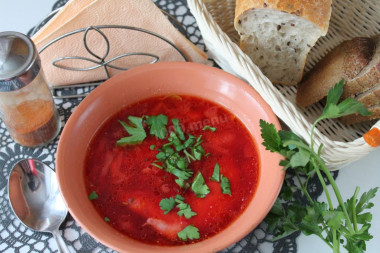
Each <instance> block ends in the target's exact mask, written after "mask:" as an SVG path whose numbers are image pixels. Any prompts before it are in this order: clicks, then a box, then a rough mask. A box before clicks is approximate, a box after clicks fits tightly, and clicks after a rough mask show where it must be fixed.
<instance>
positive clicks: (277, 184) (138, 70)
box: [56, 62, 285, 252]
mask: <svg viewBox="0 0 380 253" xmlns="http://www.w3.org/2000/svg"><path fill="white" fill-rule="evenodd" d="M159 70H165V71H172V73H178V72H177V71H181V70H182V71H183V70H192V71H195V72H199V73H207V75H212V76H216V77H217V78H220V79H221V80H228V81H229V82H232V83H233V85H235V86H237V88H238V89H242V91H244V92H246V93H247V94H248V96H253V97H254V99H255V100H256V101H257V103H258V104H260V106H261V111H262V113H264V114H265V116H266V117H267V118H268V120H267V121H269V122H270V123H273V124H274V125H275V126H276V129H280V128H281V126H280V123H279V121H278V119H277V117H276V115H275V114H274V113H273V111H272V109H271V108H270V106H269V105H268V104H267V103H266V102H265V101H264V99H263V98H262V97H261V96H260V95H259V94H258V93H257V92H256V91H255V90H254V89H253V88H252V86H250V85H249V84H247V83H246V82H244V81H243V80H241V79H239V78H237V77H235V76H233V75H232V74H230V73H228V72H225V71H223V70H221V69H218V68H215V67H210V66H207V65H202V64H198V63H189V62H160V63H155V64H149V65H142V66H138V67H134V68H132V69H130V70H128V71H124V72H121V73H119V74H118V75H116V76H114V77H112V78H110V79H108V80H106V81H105V82H104V83H103V84H102V85H100V86H98V87H97V88H96V89H94V90H93V91H92V92H91V93H90V94H89V95H88V96H87V97H86V98H84V99H83V101H82V102H81V103H80V104H79V105H78V107H77V108H76V109H75V110H74V112H73V113H72V115H71V116H70V117H69V119H68V121H67V123H66V125H65V127H64V129H63V131H62V134H61V137H60V139H59V143H58V147H57V157H56V172H57V177H58V183H59V188H60V190H61V193H62V196H63V198H64V201H65V203H66V205H67V206H68V209H69V212H70V214H71V215H72V217H73V218H74V220H75V221H76V222H77V223H78V224H79V225H80V226H81V227H82V228H83V229H84V230H85V231H86V232H87V233H88V234H89V235H90V236H92V237H93V238H95V239H96V240H98V241H99V242H101V243H102V244H104V245H106V246H107V247H110V248H111V249H114V250H117V251H119V252H129V251H128V249H127V248H125V247H121V246H120V245H114V244H113V243H111V242H110V241H108V240H104V239H103V238H102V237H101V235H99V234H98V233H95V232H94V231H93V227H91V226H90V225H89V224H88V223H87V221H86V222H84V221H82V218H83V217H81V216H79V215H77V211H76V209H75V208H74V207H73V206H71V205H70V203H69V201H68V200H67V199H68V198H70V196H68V194H69V191H68V189H67V185H64V179H63V178H62V177H64V171H63V169H61V165H60V164H62V162H64V161H63V159H64V158H63V156H62V155H61V153H62V152H63V151H62V150H64V149H65V145H67V138H69V137H66V136H70V131H72V128H73V127H75V125H76V121H77V120H78V119H79V118H80V117H81V116H82V114H85V113H86V107H87V106H88V105H91V103H93V100H94V99H95V98H96V97H97V96H101V94H102V93H103V94H104V93H105V92H106V91H107V90H108V89H112V88H113V86H115V85H117V82H118V80H121V79H123V78H124V79H125V78H128V77H129V76H133V75H146V73H148V72H154V71H159ZM115 83H116V84H115ZM152 96H153V95H152ZM214 102H215V101H214ZM215 103H217V102H215ZM115 113H116V112H115ZM232 113H234V112H232ZM105 121H106V120H105ZM103 123H104V122H103ZM243 123H244V122H243ZM252 137H254V136H253V135H252ZM253 139H255V138H253ZM255 142H256V147H257V152H258V153H259V149H261V150H263V148H262V147H261V148H259V146H260V145H261V143H258V140H255ZM268 152H269V151H268ZM258 155H259V157H260V158H261V156H262V155H261V153H260V154H258ZM271 156H273V160H274V161H278V162H279V161H280V159H281V156H279V155H277V154H274V153H272V155H271ZM262 163H263V161H261V159H260V166H259V167H260V170H261V167H262ZM272 163H273V164H274V162H273V161H272ZM277 164H278V163H277ZM273 166H274V165H273ZM276 168H277V166H276ZM278 169H279V171H278V175H277V177H276V178H273V185H274V189H272V190H271V192H270V193H269V196H268V198H270V199H271V200H272V201H271V202H268V203H267V204H266V206H265V210H264V211H263V212H262V214H261V215H260V216H259V217H258V218H257V219H256V220H255V222H252V223H250V224H248V225H247V226H246V227H244V229H242V230H241V231H240V232H239V233H236V234H232V235H230V236H228V237H225V236H223V237H220V236H219V235H220V234H222V233H225V231H226V230H227V229H230V227H232V225H233V224H234V223H236V220H235V221H234V222H232V224H230V225H229V227H227V228H226V229H224V230H222V231H221V232H219V233H218V234H216V235H214V236H212V237H210V238H208V239H206V240H203V241H201V242H199V243H194V244H188V245H184V246H169V247H168V246H152V245H146V244H144V243H141V242H138V244H142V245H145V246H146V247H147V249H148V250H146V249H142V250H141V252H149V251H151V250H153V249H154V250H155V251H157V252H159V250H163V251H162V252H175V251H178V250H182V251H183V252H199V251H200V248H201V250H203V249H205V250H206V251H204V252H214V251H217V250H222V249H224V248H226V247H228V246H230V245H231V244H233V243H235V242H237V241H239V240H241V239H242V238H243V237H244V236H246V235H247V234H248V233H249V232H251V231H252V229H254V228H255V227H256V226H257V225H258V224H259V223H260V222H261V221H262V220H263V219H264V218H265V216H266V215H267V214H268V212H269V211H270V209H271V207H272V206H273V204H274V202H275V200H276V198H277V196H278V194H279V192H280V190H281V187H282V183H283V179H284V175H285V173H284V171H283V170H282V169H281V168H280V166H279V165H278ZM261 174H262V173H261V172H260V176H261ZM259 181H260V179H259ZM257 188H259V185H258V186H257ZM257 188H256V192H257ZM255 195H256V193H255V194H254V197H253V198H252V199H255ZM252 201H253V200H251V202H252ZM244 213H247V209H246V210H244V211H243V214H244ZM241 216H242V215H241ZM241 216H240V217H238V218H237V220H238V219H241V218H242V217H241ZM121 237H123V236H121ZM125 237H126V236H125ZM219 237H220V238H219ZM123 238H124V237H123ZM218 239H221V240H219V242H218V243H217V244H218V245H215V243H213V244H212V245H208V243H204V242H210V241H211V240H214V241H217V240H218ZM131 240H133V239H131ZM202 242H203V243H202ZM173 249H175V251H172V250H173ZM126 250H127V251H126ZM202 252H203V251H202Z"/></svg>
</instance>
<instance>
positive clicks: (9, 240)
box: [0, 0, 322, 253]
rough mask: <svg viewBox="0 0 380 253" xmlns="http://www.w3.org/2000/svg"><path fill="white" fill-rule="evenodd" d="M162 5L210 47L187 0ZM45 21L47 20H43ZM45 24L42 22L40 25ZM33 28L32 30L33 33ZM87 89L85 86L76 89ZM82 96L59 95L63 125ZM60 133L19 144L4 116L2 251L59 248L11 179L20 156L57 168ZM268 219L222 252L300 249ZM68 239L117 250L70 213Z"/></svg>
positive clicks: (78, 247) (317, 190) (77, 246)
mask: <svg viewBox="0 0 380 253" xmlns="http://www.w3.org/2000/svg"><path fill="white" fill-rule="evenodd" d="M66 2H67V0H59V1H57V2H56V3H55V4H54V6H53V10H54V9H57V8H59V7H61V6H63V5H64V4H65V3H66ZM155 3H156V5H157V6H158V7H160V8H161V9H163V10H165V11H167V12H168V13H170V14H171V15H172V16H174V17H175V18H176V19H177V20H178V21H179V22H180V23H181V24H182V25H183V27H184V28H185V30H186V32H187V36H188V38H189V39H190V40H191V41H192V42H193V43H194V44H196V45H197V46H198V47H199V48H200V49H202V50H205V51H206V50H207V49H206V47H205V45H204V43H203V41H202V36H201V33H200V31H199V29H198V27H197V24H196V21H195V19H194V17H193V16H192V15H191V13H190V11H189V9H188V8H187V3H186V1H185V0H155ZM42 25H43V24H42ZM40 26H41V25H40ZM32 32H33V28H32V29H31V30H30V33H29V35H31V33H32ZM76 92H77V93H83V92H86V90H85V89H78V90H76ZM80 101H81V99H56V100H55V103H56V106H57V107H58V110H59V114H60V116H61V120H62V128H63V127H64V125H65V122H66V121H67V120H68V118H69V116H70V115H71V113H72V112H73V110H74V109H75V107H76V106H77V105H78V104H79V103H80ZM58 141H59V136H58V137H57V138H56V139H55V140H54V142H52V143H51V144H49V145H47V146H45V147H42V148H25V147H22V146H20V145H18V144H15V143H14V142H13V140H12V139H11V138H10V136H9V134H8V132H7V130H6V128H5V125H4V123H3V122H2V121H1V120H0V144H1V146H0V169H1V176H0V252H4V253H9V252H41V253H42V252H44V253H48V252H57V247H56V243H55V240H54V239H53V237H52V236H51V235H50V234H45V233H36V232H33V231H32V230H30V229H27V228H25V227H24V226H23V225H22V223H20V221H19V220H18V219H17V218H16V217H15V216H14V214H13V212H12V209H11V207H10V204H9V200H8V192H7V179H8V174H9V171H10V170H11V168H12V166H13V165H14V164H15V163H16V162H17V161H18V160H20V159H23V158H28V157H33V158H36V159H39V160H41V161H43V162H45V163H46V164H47V165H49V166H51V167H52V168H54V161H55V153H56V150H57V144H58ZM309 185H310V188H311V189H312V190H313V192H312V194H311V195H312V196H313V197H315V198H316V197H318V196H319V195H320V194H321V192H322V189H321V187H320V186H319V184H318V183H317V180H315V182H311V183H310V184H309ZM266 228H267V225H266V224H265V222H263V223H261V224H260V225H259V226H258V227H257V228H256V229H254V230H253V231H252V232H251V233H249V234H248V235H247V236H246V237H245V238H244V239H242V240H241V241H239V242H237V243H235V244H234V245H232V246H230V247H229V248H227V249H225V250H223V251H222V252H242V253H243V252H250V253H254V252H284V253H285V252H286V253H291V252H297V245H296V238H297V237H298V236H299V233H296V234H293V235H291V236H288V237H286V238H284V239H282V240H280V241H277V242H275V243H272V242H271V238H272V236H271V235H270V234H269V233H268V232H267V230H266ZM61 231H62V235H63V237H64V240H65V241H66V243H67V245H68V246H69V249H70V250H71V252H113V250H111V249H109V248H107V247H105V246H103V245H102V244H100V243H99V242H97V241H95V240H94V239H93V238H92V237H91V236H89V235H88V234H87V233H86V232H85V231H84V230H83V229H82V228H81V227H79V226H78V224H77V223H76V222H75V221H74V220H73V218H72V217H71V216H70V215H68V217H67V218H66V220H65V222H64V223H63V224H62V227H61Z"/></svg>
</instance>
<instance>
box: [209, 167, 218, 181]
mask: <svg viewBox="0 0 380 253" xmlns="http://www.w3.org/2000/svg"><path fill="white" fill-rule="evenodd" d="M219 169H220V165H219V163H216V164H215V167H214V172H213V173H212V176H211V177H210V180H212V181H215V182H219V181H220V179H219Z"/></svg>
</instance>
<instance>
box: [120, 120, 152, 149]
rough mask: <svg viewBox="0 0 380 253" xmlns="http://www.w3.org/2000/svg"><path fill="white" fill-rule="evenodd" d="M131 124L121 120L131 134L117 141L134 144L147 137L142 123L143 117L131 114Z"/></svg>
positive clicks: (122, 143)
mask: <svg viewBox="0 0 380 253" xmlns="http://www.w3.org/2000/svg"><path fill="white" fill-rule="evenodd" d="M128 119H129V121H130V125H128V124H127V123H125V122H123V121H119V122H120V124H121V125H122V126H123V127H124V129H125V130H126V131H127V132H128V134H130V136H128V137H123V138H121V139H120V140H118V141H117V142H116V143H117V144H119V145H128V144H129V145H133V144H138V143H141V142H142V141H143V140H144V139H145V138H146V133H145V130H144V127H143V125H142V118H138V117H134V116H129V117H128Z"/></svg>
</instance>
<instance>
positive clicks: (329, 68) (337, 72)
mask: <svg viewBox="0 0 380 253" xmlns="http://www.w3.org/2000/svg"><path fill="white" fill-rule="evenodd" d="M375 51H376V43H375V41H374V40H373V39H371V38H361V37H360V38H354V39H352V40H348V41H344V42H342V43H341V44H339V45H338V46H337V47H335V48H334V49H333V50H332V51H330V52H329V53H328V54H327V55H326V56H325V57H324V58H323V59H322V60H320V61H319V62H318V63H317V65H315V66H314V68H313V69H312V70H310V71H309V72H308V73H307V74H306V76H305V78H304V79H303V81H302V82H301V83H300V85H299V87H298V90H297V98H296V102H297V104H298V105H300V106H302V107H305V106H308V105H311V104H314V103H316V102H318V101H319V100H321V99H322V98H324V97H325V96H327V93H328V91H329V90H330V88H331V87H333V86H334V85H335V84H336V83H337V82H339V81H340V80H341V79H342V78H344V80H345V83H346V85H345V86H344V88H343V89H346V88H347V83H348V82H350V81H351V80H353V79H354V78H355V77H357V76H358V74H359V73H361V71H362V70H363V69H364V68H365V67H366V66H367V65H369V64H370V62H371V60H372V58H373V54H374V52H375ZM352 86H354V85H352Z"/></svg>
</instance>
